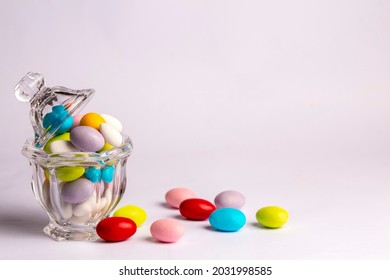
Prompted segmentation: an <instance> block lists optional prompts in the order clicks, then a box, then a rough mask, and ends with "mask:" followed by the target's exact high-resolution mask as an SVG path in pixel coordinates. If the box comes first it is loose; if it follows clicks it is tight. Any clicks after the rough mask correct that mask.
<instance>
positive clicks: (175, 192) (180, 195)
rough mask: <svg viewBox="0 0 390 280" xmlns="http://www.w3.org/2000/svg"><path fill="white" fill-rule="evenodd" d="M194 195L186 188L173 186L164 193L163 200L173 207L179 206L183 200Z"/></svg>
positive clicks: (194, 195)
mask: <svg viewBox="0 0 390 280" xmlns="http://www.w3.org/2000/svg"><path fill="white" fill-rule="evenodd" d="M195 197H196V194H195V193H194V192H193V191H192V190H190V189H188V188H173V189H170V190H169V191H168V192H167V193H166V194H165V201H166V202H167V204H168V205H170V206H172V207H173V208H179V207H180V203H182V202H183V201H184V200H186V199H188V198H195Z"/></svg>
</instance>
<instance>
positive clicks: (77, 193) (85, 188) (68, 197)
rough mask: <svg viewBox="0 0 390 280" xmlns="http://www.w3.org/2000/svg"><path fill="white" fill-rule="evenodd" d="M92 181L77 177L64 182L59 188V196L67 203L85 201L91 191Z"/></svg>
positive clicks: (92, 189)
mask: <svg viewBox="0 0 390 280" xmlns="http://www.w3.org/2000/svg"><path fill="white" fill-rule="evenodd" d="M93 191H94V186H93V183H92V182H91V181H90V180H88V179H85V178H79V179H77V180H74V181H72V182H68V183H65V184H64V186H63V187H62V190H61V198H62V200H63V201H65V202H68V203H81V202H84V201H86V200H87V199H88V198H89V197H90V196H91V195H92V193H93Z"/></svg>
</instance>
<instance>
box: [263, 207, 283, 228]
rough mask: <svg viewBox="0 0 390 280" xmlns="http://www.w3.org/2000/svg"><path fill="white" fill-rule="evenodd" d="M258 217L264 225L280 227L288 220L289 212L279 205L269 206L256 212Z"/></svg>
mask: <svg viewBox="0 0 390 280" xmlns="http://www.w3.org/2000/svg"><path fill="white" fill-rule="evenodd" d="M256 219H257V221H258V222H259V224H261V225H262V226H264V227H268V228H280V227H281V226H283V225H284V224H285V223H286V222H287V220H288V212H287V211H286V210H285V209H283V208H281V207H279V206H267V207H263V208H261V209H259V210H258V211H257V212H256Z"/></svg>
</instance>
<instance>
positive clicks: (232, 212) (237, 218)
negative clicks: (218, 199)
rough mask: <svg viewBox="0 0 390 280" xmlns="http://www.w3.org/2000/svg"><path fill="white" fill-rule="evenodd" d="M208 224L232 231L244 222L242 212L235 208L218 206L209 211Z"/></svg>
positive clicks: (238, 228)
mask: <svg viewBox="0 0 390 280" xmlns="http://www.w3.org/2000/svg"><path fill="white" fill-rule="evenodd" d="M209 222H210V225H211V226H212V227H213V228H215V229H217V230H219V231H229V232H234V231H238V230H240V229H241V228H242V227H243V226H244V225H245V223H246V217H245V214H244V213H243V212H241V211H240V210H239V209H236V208H219V209H217V210H215V211H214V212H212V213H211V215H210V217H209Z"/></svg>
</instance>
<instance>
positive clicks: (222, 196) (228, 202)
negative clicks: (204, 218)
mask: <svg viewBox="0 0 390 280" xmlns="http://www.w3.org/2000/svg"><path fill="white" fill-rule="evenodd" d="M214 204H215V206H216V207H217V208H236V209H240V208H242V207H243V206H244V204H245V196H244V195H243V194H242V193H240V192H238V191H233V190H230V191H224V192H221V193H219V194H218V195H217V196H216V197H215V199H214Z"/></svg>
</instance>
